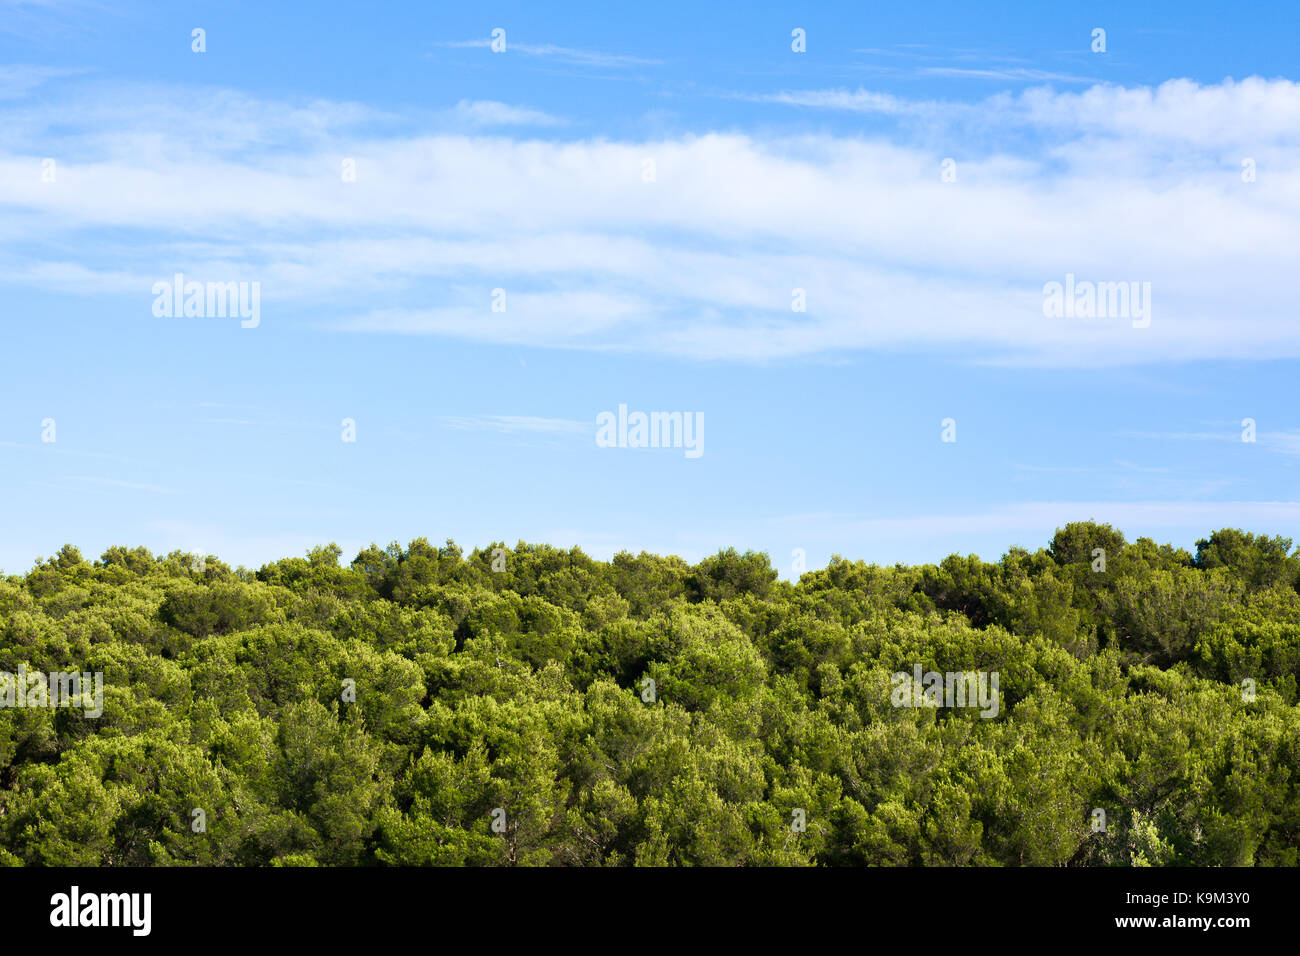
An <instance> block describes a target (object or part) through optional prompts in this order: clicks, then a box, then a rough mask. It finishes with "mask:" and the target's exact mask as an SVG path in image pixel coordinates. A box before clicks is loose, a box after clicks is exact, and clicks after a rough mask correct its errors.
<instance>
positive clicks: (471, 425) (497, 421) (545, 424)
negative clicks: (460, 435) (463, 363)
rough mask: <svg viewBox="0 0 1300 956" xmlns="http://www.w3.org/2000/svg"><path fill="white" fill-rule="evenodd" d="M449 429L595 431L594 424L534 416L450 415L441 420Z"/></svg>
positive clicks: (578, 432) (553, 433)
mask: <svg viewBox="0 0 1300 956" xmlns="http://www.w3.org/2000/svg"><path fill="white" fill-rule="evenodd" d="M439 420H440V421H442V422H443V423H444V424H446V425H447V427H448V428H454V429H456V430H457V431H488V432H501V433H504V434H515V433H518V432H539V433H542V434H551V435H556V434H568V435H577V434H583V433H587V432H592V431H594V430H595V426H594V425H593V424H588V423H587V422H578V421H573V420H571V419H567V418H538V417H536V416H533V415H448V416H444V417H443V418H441V419H439Z"/></svg>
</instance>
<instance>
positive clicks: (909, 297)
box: [0, 79, 1300, 366]
mask: <svg viewBox="0 0 1300 956" xmlns="http://www.w3.org/2000/svg"><path fill="white" fill-rule="evenodd" d="M806 95H808V96H813V94H806ZM822 95H823V94H817V96H822ZM825 95H826V96H829V97H830V98H829V99H826V100H825V101H824V102H822V101H820V100H817V101H816V105H818V106H821V107H824V108H833V109H839V108H850V109H852V108H859V109H861V110H863V111H871V110H874V111H877V112H885V113H891V112H892V113H893V114H896V115H899V116H904V117H906V116H923V118H924V119H925V120H926V123H927V129H928V130H932V129H933V128H935V124H938V126H939V128H946V129H947V130H948V133H947V135H946V136H945V138H944V142H945V146H944V147H943V149H944V152H942V153H940V152H936V151H935V149H934V148H933V147H932V146H931V145H930V142H931V138H930V137H928V136H914V135H913V134H912V133H911V132H910V131H909V130H908V128H907V127H906V125H905V124H904V125H900V127H899V128H898V129H897V130H891V131H883V132H878V133H875V134H873V135H871V136H865V135H855V136H831V135H815V136H808V135H779V134H773V133H771V132H763V133H752V134H747V133H743V132H727V133H711V132H710V133H704V134H699V135H690V134H685V135H676V136H672V137H665V138H656V139H642V140H636V139H623V140H608V139H597V140H591V139H584V138H569V139H558V138H551V139H544V140H543V139H537V138H518V137H515V136H510V135H493V136H486V135H477V134H476V135H466V134H449V133H446V132H437V131H432V132H431V131H429V129H428V128H427V127H426V126H423V125H422V123H423V122H424V120H427V119H428V117H429V115H430V114H427V113H426V114H423V119H422V118H421V117H420V116H390V115H386V114H378V113H376V112H375V111H372V110H369V109H368V108H366V107H364V106H362V105H359V104H347V103H299V102H289V101H281V100H272V101H263V100H257V99H252V98H249V97H247V96H244V95H241V94H236V93H231V92H229V91H212V90H190V91H176V90H172V91H168V92H165V93H154V92H151V91H149V90H148V89H146V88H141V87H138V86H135V87H130V88H125V89H124V90H123V91H120V92H119V95H116V96H115V95H113V94H112V93H111V92H109V91H106V90H104V89H103V88H102V87H101V88H96V89H94V90H86V91H84V93H83V95H82V96H81V97H72V98H70V99H69V100H68V101H67V102H66V103H64V104H63V105H62V106H61V108H60V109H59V110H58V111H57V116H58V121H57V123H56V122H55V121H54V119H53V118H52V117H53V115H54V114H52V113H50V111H33V110H28V109H24V108H21V107H19V106H14V107H12V108H8V109H7V108H5V107H4V106H3V105H0V122H2V123H6V125H7V127H8V128H9V129H10V131H11V136H10V138H9V141H8V145H7V146H6V147H4V148H3V149H0V208H3V210H4V215H3V216H2V217H0V221H3V222H4V223H5V225H3V226H0V281H3V282H8V283H13V284H27V285H33V286H39V287H42V288H53V289H58V290H60V291H64V292H68V291H72V292H76V291H95V292H99V293H104V294H109V293H111V294H114V295H122V294H128V295H137V296H139V297H141V298H142V299H143V301H144V302H145V306H144V308H146V309H147V303H148V302H149V301H150V297H149V295H148V289H149V287H150V286H151V284H152V283H153V282H154V281H155V280H157V279H158V278H160V277H170V275H171V273H172V272H173V271H176V270H178V269H183V271H185V272H187V273H188V274H191V275H200V274H209V275H217V276H220V277H222V278H223V279H228V280H242V279H256V280H259V281H260V282H261V284H262V294H263V299H264V303H266V306H269V307H271V308H273V309H274V310H277V311H282V310H285V309H294V308H298V309H310V310H311V311H312V313H313V315H314V317H315V321H316V322H317V323H318V324H320V325H323V326H326V327H331V328H337V329H340V330H346V331H349V332H353V333H383V334H390V335H392V334H417V335H434V336H441V337H446V338H453V339H462V340H467V341H477V342H497V343H503V344H506V343H508V344H517V345H533V346H543V347H560V348H576V349H599V350H622V351H635V352H644V353H652V354H667V355H673V356H677V357H683V358H691V359H703V360H717V359H723V360H731V361H747V362H748V361H760V362H766V361H778V360H784V359H789V358H792V357H801V356H823V355H830V354H835V353H838V352H844V351H850V350H871V351H888V352H892V351H903V350H914V351H929V352H939V353H943V354H951V355H954V356H960V357H962V358H964V359H967V360H976V361H988V362H1002V363H1009V364H1013V363H1022V364H1038V365H1085V366H1086V365H1115V364H1132V363H1140V362H1171V361H1185V360H1192V359H1197V358H1207V357H1212V358H1229V357H1233V358H1244V359H1251V358H1278V357H1284V356H1300V337H1297V336H1296V335H1295V333H1294V306H1293V299H1294V296H1293V292H1292V289H1291V286H1290V282H1289V279H1288V277H1289V276H1290V275H1291V273H1292V271H1293V263H1292V261H1291V260H1292V258H1293V250H1294V249H1295V248H1297V247H1300V185H1298V183H1300V123H1297V122H1296V120H1297V117H1298V116H1300V85H1297V84H1296V83H1293V82H1291V81H1288V80H1262V79H1251V80H1245V81H1241V82H1234V81H1225V82H1224V83H1222V84H1218V85H1214V86H1208V87H1207V86H1201V85H1198V84H1195V83H1191V82H1189V81H1174V82H1171V83H1167V84H1164V85H1162V86H1160V87H1158V88H1154V89H1152V88H1122V87H1115V86H1100V87H1094V88H1091V89H1089V90H1086V91H1082V92H1079V93H1059V92H1054V91H1051V90H1048V89H1033V90H1028V91H1025V92H1024V93H1022V94H1018V95H1015V96H1011V95H999V96H995V97H990V98H988V99H986V100H982V101H978V102H974V103H961V104H942V103H933V102H930V101H911V100H903V99H900V98H897V97H892V96H882V95H879V94H870V95H867V94H865V93H863V92H862V91H857V92H854V93H844V94H843V95H844V96H847V97H850V100H849V102H850V103H852V104H857V105H856V106H852V105H851V106H847V107H845V106H842V105H839V104H840V101H839V100H837V99H835V97H834V96H830V94H825ZM835 95H836V96H839V95H840V94H835ZM814 100H816V97H814V99H813V100H809V101H808V102H809V104H813V103H814ZM457 108H458V107H457V106H453V107H450V109H452V110H453V111H454V110H456V109H457ZM463 109H464V111H465V112H467V113H469V114H471V115H472V114H475V113H480V114H482V115H483V116H484V117H487V118H490V117H492V116H493V115H495V116H496V118H497V119H498V120H510V119H529V117H528V116H527V115H525V116H522V117H521V116H520V115H517V114H513V113H511V112H510V110H513V109H516V108H513V107H503V105H502V104H494V105H492V106H489V107H484V106H474V105H465V106H464V107H463ZM519 109H522V108H519ZM945 124H946V125H945ZM435 129H437V127H435ZM971 130H977V131H976V132H971ZM990 130H992V131H994V132H995V134H996V135H990V133H989V131H990ZM1002 130H1019V131H1024V130H1029V131H1032V133H1033V137H1032V138H1031V139H1028V140H1023V141H1021V142H1022V144H1023V146H1024V148H1023V149H1017V151H1015V152H1014V153H1012V152H1008V151H1006V150H1005V148H1003V147H1002V146H1001V144H1000V142H999V136H1000V131H1002ZM227 134H229V135H227ZM1138 144H1140V146H1139V145H1138ZM51 152H52V153H53V155H55V156H56V157H59V161H60V166H59V177H58V181H57V182H56V183H46V182H42V181H41V178H40V161H41V157H42V156H46V155H51ZM344 156H351V157H355V158H356V161H357V169H358V171H359V172H358V177H357V181H356V182H355V183H350V184H344V183H342V182H341V181H340V177H339V172H338V170H339V163H340V159H341V157H344ZM63 157H67V158H66V159H64V158H63ZM946 157H947V158H953V160H954V163H955V169H956V171H957V173H956V177H955V181H953V182H944V181H942V179H941V177H940V171H941V169H940V164H941V162H942V160H943V159H944V158H946ZM1243 157H1249V158H1250V159H1251V161H1252V162H1253V163H1256V164H1257V165H1258V169H1259V176H1258V179H1257V181H1254V182H1246V181H1244V180H1243V178H1242V176H1241V163H1242V160H1243ZM647 160H649V161H651V162H652V163H653V167H654V171H655V175H654V176H653V177H650V178H647V177H646V175H645V171H646V169H647V166H646V163H647ZM37 224H39V229H38V228H37ZM106 229H111V230H114V237H115V238H114V242H113V243H112V244H111V248H109V247H106V246H105V244H104V243H103V242H101V241H99V238H100V233H101V231H102V230H106ZM34 236H35V237H37V238H36V239H33V237H34ZM1066 273H1072V274H1076V275H1078V276H1079V277H1080V278H1086V279H1092V280H1101V281H1108V280H1110V281H1113V280H1120V281H1126V280H1135V281H1136V280H1142V281H1149V282H1150V283H1151V286H1152V298H1153V303H1154V304H1153V319H1152V322H1151V324H1150V327H1148V328H1142V329H1135V328H1132V327H1131V325H1130V324H1129V323H1128V322H1125V321H1107V320H1087V321H1066V320H1062V319H1060V318H1057V319H1048V318H1046V317H1045V316H1044V313H1043V288H1044V285H1045V284H1046V283H1048V282H1051V281H1058V282H1059V281H1060V280H1061V279H1062V278H1063V277H1064V276H1065V274H1066ZM497 288H500V289H502V290H504V291H505V292H506V294H507V298H508V301H509V308H508V310H507V311H506V312H502V313H498V312H493V311H492V310H491V293H492V290H493V289H497ZM794 290H803V292H804V298H805V302H806V305H807V308H806V311H803V312H799V311H796V310H795V309H793V308H792V304H791V303H792V298H793V293H794ZM264 312H265V307H264ZM272 321H275V319H272Z"/></svg>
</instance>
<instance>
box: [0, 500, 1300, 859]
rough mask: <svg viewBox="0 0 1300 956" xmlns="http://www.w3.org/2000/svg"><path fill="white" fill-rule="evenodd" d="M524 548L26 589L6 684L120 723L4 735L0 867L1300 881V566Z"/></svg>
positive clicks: (65, 559)
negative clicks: (78, 675) (669, 868)
mask: <svg viewBox="0 0 1300 956" xmlns="http://www.w3.org/2000/svg"><path fill="white" fill-rule="evenodd" d="M494 547H497V548H504V544H501V543H498V544H496V545H494V546H489V547H488V548H485V549H480V550H476V551H474V552H473V553H471V554H468V555H466V554H464V553H463V552H462V551H461V549H460V548H458V547H457V546H456V545H455V544H453V543H452V542H450V541H448V542H447V543H446V544H445V545H444V546H442V547H435V546H433V545H431V544H430V543H429V542H428V541H427V540H425V539H423V538H420V539H417V540H415V541H413V542H411V543H410V545H409V546H407V547H406V548H402V547H400V546H399V545H397V544H393V545H390V546H389V547H387V548H384V549H381V548H379V547H376V546H373V545H372V546H371V547H369V548H366V549H365V550H364V551H362V552H361V553H360V554H358V555H357V557H356V559H355V560H354V561H353V562H352V563H351V565H350V566H346V567H344V566H341V565H340V563H339V559H340V557H341V551H340V549H339V548H338V547H336V546H334V545H330V546H328V547H322V548H316V549H314V550H312V551H311V552H310V553H309V554H308V555H307V556H306V557H305V558H287V559H284V560H281V561H278V562H276V563H274V564H268V565H266V566H265V567H263V568H261V569H260V570H258V571H248V570H245V569H243V568H240V569H231V568H230V567H228V566H227V565H225V564H223V563H221V562H220V561H218V560H216V559H215V558H211V557H209V558H206V559H205V560H203V561H201V562H196V561H194V559H193V557H192V556H190V555H185V554H181V553H173V554H170V555H168V556H166V557H154V556H153V555H151V554H150V553H149V552H148V551H147V550H145V549H143V548H135V549H128V548H122V547H115V548H111V549H109V550H108V551H107V552H105V553H104V555H103V556H102V558H101V559H100V560H98V561H96V562H93V563H92V562H87V561H86V560H84V559H83V558H82V556H81V554H80V553H79V552H78V551H77V549H76V548H74V547H71V546H66V547H64V548H63V549H62V550H61V551H60V552H59V553H58V555H57V556H55V557H53V558H50V559H49V560H47V561H43V562H39V563H38V564H37V566H36V567H35V568H34V569H33V570H31V571H30V572H29V573H27V574H26V575H11V576H8V577H6V578H3V579H0V626H2V627H3V641H2V642H0V648H2V649H0V671H4V672H7V673H17V672H18V670H19V668H20V667H25V668H26V669H27V670H28V671H38V670H39V671H87V672H93V671H99V672H102V673H103V675H104V690H103V707H104V709H103V714H102V716H100V717H98V718H92V717H87V716H86V715H85V713H83V711H81V710H79V709H76V708H69V707H57V708H55V707H49V708H31V707H27V708H24V707H6V708H3V709H0V862H4V863H7V864H10V865H22V864H26V865H71V864H88V865H140V864H243V865H265V864H274V865H314V864H323V865H374V864H380V865H382V864H400V865H463V864H469V865H478V864H486V865H512V864H559V865H605V864H643V865H644V864H648V865H665V864H683V865H684V864H697V865H698V864H704V865H739V864H751V865H753V864H757V865H806V864H828V865H969V864H974V865H1018V864H1035V865H1064V864H1073V865H1125V866H1126V865H1134V866H1145V865H1166V864H1195V865H1255V864H1258V865H1286V866H1294V865H1296V864H1297V862H1300V860H1298V858H1297V847H1298V846H1300V781H1298V780H1297V776H1298V774H1300V759H1298V758H1300V710H1298V709H1297V687H1296V675H1297V669H1298V666H1300V595H1298V594H1297V584H1298V583H1300V556H1298V555H1297V554H1293V553H1291V542H1290V541H1289V540H1288V539H1284V538H1280V537H1266V536H1255V535H1251V534H1245V533H1243V532H1240V531H1236V530H1222V531H1217V532H1215V533H1214V534H1212V535H1210V536H1209V537H1208V538H1206V539H1204V540H1202V541H1199V542H1198V543H1197V548H1196V553H1195V554H1191V553H1189V552H1187V551H1185V550H1183V549H1179V548H1174V547H1170V546H1168V545H1157V544H1156V543H1155V542H1154V541H1152V540H1150V539H1147V538H1142V539H1139V540H1137V541H1135V542H1132V543H1128V542H1126V541H1125V539H1124V537H1123V535H1122V534H1121V533H1120V532H1119V531H1117V530H1116V529H1114V528H1112V527H1110V526H1108V525H1102V524H1095V523H1092V522H1082V523H1076V524H1070V525H1067V526H1066V527H1065V528H1063V529H1061V530H1059V531H1058V532H1057V533H1056V535H1055V537H1054V538H1053V539H1052V541H1051V543H1050V545H1049V546H1048V547H1047V548H1046V549H1040V550H1039V551H1037V552H1035V553H1031V552H1029V551H1027V550H1024V549H1020V548H1016V549H1012V550H1011V551H1010V552H1009V553H1008V554H1006V555H1005V556H1004V557H1003V558H1002V560H1001V561H999V562H997V563H988V562H984V561H981V560H979V559H978V558H976V557H974V556H971V557H959V556H957V555H953V556H952V557H949V558H947V559H946V560H944V561H943V562H942V563H941V564H939V565H937V566H936V565H923V566H915V567H909V566H904V565H896V566H893V567H882V566H878V565H868V564H864V563H862V562H860V561H858V562H853V561H847V560H844V559H842V558H839V557H836V558H834V559H832V561H831V563H830V564H829V566H828V567H826V568H825V569H823V570H817V571H810V572H808V573H805V574H804V575H803V576H802V579H801V580H800V581H799V582H798V583H797V584H793V583H789V582H785V581H781V580H779V579H778V575H777V573H776V572H775V570H774V569H773V568H772V566H771V564H770V562H769V560H768V558H767V556H766V555H764V554H756V553H743V554H742V553H738V552H736V551H735V550H726V551H722V552H720V553H718V554H717V555H714V556H713V557H709V558H707V559H705V560H703V561H701V562H700V563H698V564H695V565H691V564H688V563H686V562H685V561H683V560H681V559H679V558H676V557H659V556H656V555H651V554H646V553H641V554H640V555H632V554H629V553H622V554H619V555H617V556H616V557H615V558H614V559H613V560H612V561H609V562H603V561H596V560H593V559H592V558H590V557H588V556H587V555H585V554H583V553H582V552H581V551H580V550H578V549H576V548H575V549H571V550H567V551H565V550H561V549H557V548H553V547H549V546H546V545H526V544H523V543H520V544H519V545H518V546H517V547H516V548H514V549H511V550H509V551H508V553H506V554H505V560H504V570H493V548H494ZM1097 549H1102V550H1103V551H1104V570H1099V569H1098V565H1099V562H1098V554H1099V552H1098V551H1097ZM500 554H501V552H498V555H500ZM497 567H501V561H500V560H498V561H497ZM918 664H919V665H920V666H921V667H922V668H923V669H925V670H934V671H939V672H947V671H985V672H997V673H998V674H999V676H1000V694H1001V707H1000V710H999V712H998V714H997V716H996V717H995V718H993V719H985V718H981V717H980V715H979V711H977V710H972V709H961V708H940V709H931V708H899V707H895V706H893V705H892V704H891V701H890V688H891V675H892V674H893V673H895V672H898V671H908V672H910V671H912V669H913V667H914V666H915V665H918ZM647 680H653V682H654V685H653V687H654V693H653V694H648V693H647V691H646V688H647V687H649V686H650V685H649V684H648V683H647ZM349 683H351V685H352V686H354V687H355V693H351V692H349V691H348V690H347V688H348V686H349ZM1096 810H1102V811H1104V813H1105V823H1106V826H1105V829H1104V830H1099V829H1098V828H1097V826H1096V824H1095V823H1094V821H1095V820H1096V819H1097V817H1096V815H1095V813H1094V811H1096ZM196 811H201V813H197V812H196ZM800 815H802V821H803V824H804V825H803V827H802V829H801V828H800V827H799V826H797V825H796V824H795V823H794V822H793V821H795V820H798V819H799V818H800Z"/></svg>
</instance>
